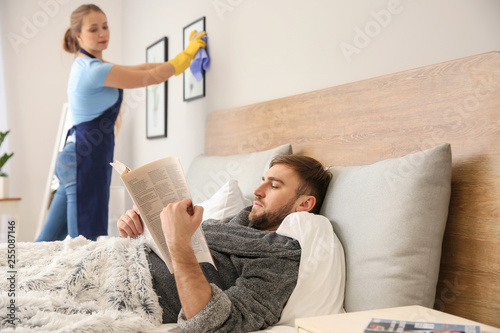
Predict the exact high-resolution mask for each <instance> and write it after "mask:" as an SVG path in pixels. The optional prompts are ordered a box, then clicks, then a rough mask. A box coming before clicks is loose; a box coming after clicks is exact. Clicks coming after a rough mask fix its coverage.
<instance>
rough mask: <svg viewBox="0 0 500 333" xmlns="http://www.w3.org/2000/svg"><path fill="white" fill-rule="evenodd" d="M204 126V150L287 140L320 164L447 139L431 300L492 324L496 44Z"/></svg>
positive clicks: (233, 150) (498, 230)
mask: <svg viewBox="0 0 500 333" xmlns="http://www.w3.org/2000/svg"><path fill="white" fill-rule="evenodd" d="M206 128H207V130H206V147H205V153H206V154H207V155H230V154H240V153H249V152H253V151H259V150H265V149H270V148H273V147H275V146H278V145H280V144H284V143H291V144H292V148H293V151H294V152H295V153H299V154H306V155H310V156H313V157H315V158H317V159H319V160H320V161H321V162H323V163H324V164H325V165H328V166H330V165H337V166H351V165H364V164H371V163H374V162H377V161H380V160H383V159H386V158H390V157H399V156H404V155H406V154H409V153H413V152H417V151H421V150H424V149H427V148H431V147H434V146H437V145H439V144H441V143H444V142H448V143H450V144H451V148H452V154H453V176H452V195H451V201H450V210H449V217H448V221H447V226H446V231H445V235H444V240H443V252H442V258H441V268H440V275H439V282H438V286H437V290H436V302H435V308H436V309H438V310H441V311H444V312H447V313H451V314H455V315H458V316H462V317H465V318H469V319H472V320H476V321H479V322H482V323H485V324H489V325H492V326H496V327H500V52H489V53H485V54H480V55H476V56H471V57H467V58H463V59H458V60H453V61H448V62H445V63H440V64H436V65H431V66H426V67H422V68H417V69H413V70H408V71H404V72H400V73H395V74H390V75H385V76H382V77H377V78H373V79H368V80H364V81H360V82H355V83H350V84H345V85H342V86H337V87H332V88H327V89H323V90H318V91H313V92H309V93H305V94H300V95H295V96H290V97H286V98H281V99H277V100H273V101H269V102H264V103H258V104H255V105H250V106H244V107H238V108H235V109H230V110H224V111H219V112H213V113H210V114H209V115H208V118H207V127H206Z"/></svg>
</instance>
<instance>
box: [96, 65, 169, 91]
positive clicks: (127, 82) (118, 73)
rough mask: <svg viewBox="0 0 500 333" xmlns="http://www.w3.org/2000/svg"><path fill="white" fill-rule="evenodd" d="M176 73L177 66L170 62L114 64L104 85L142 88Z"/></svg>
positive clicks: (160, 81) (162, 80)
mask: <svg viewBox="0 0 500 333" xmlns="http://www.w3.org/2000/svg"><path fill="white" fill-rule="evenodd" d="M174 74H175V68H174V66H173V65H172V64H171V63H169V62H164V63H156V64H142V65H137V66H122V65H114V66H113V67H111V69H110V70H109V73H108V75H107V76H106V79H105V80H104V85H105V86H107V87H113V88H121V89H130V88H140V87H146V86H149V85H152V84H159V83H162V82H165V81H166V80H168V79H169V78H170V77H171V76H172V75H174Z"/></svg>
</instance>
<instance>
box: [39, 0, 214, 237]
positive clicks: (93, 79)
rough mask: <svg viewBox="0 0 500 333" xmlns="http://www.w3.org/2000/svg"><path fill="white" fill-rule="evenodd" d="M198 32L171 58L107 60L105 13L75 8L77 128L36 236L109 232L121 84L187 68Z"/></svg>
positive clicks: (70, 48)
mask: <svg viewBox="0 0 500 333" xmlns="http://www.w3.org/2000/svg"><path fill="white" fill-rule="evenodd" d="M196 34H197V32H196V31H193V32H192V33H191V38H190V43H189V44H188V46H187V47H186V49H185V50H184V51H182V52H181V53H179V54H178V55H177V56H176V57H175V58H173V59H172V60H169V61H167V62H164V63H145V64H140V65H136V66H122V65H116V64H112V63H109V62H107V61H105V60H104V59H103V51H104V50H106V49H107V47H108V44H109V39H110V31H109V27H108V22H107V18H106V15H105V14H104V12H103V11H102V10H101V9H100V8H99V7H97V6H96V5H92V4H89V5H82V6H80V7H78V8H77V9H76V10H74V11H73V13H72V14H71V25H70V28H68V30H67V31H66V34H65V36H64V40H63V48H64V50H65V51H67V52H69V53H73V54H75V55H76V58H75V60H74V62H73V65H72V67H71V72H70V76H69V81H68V103H69V108H70V110H71V117H72V120H73V127H72V128H71V129H70V130H69V131H68V134H67V137H66V143H65V146H64V149H63V151H62V152H61V153H60V154H59V156H58V158H57V162H56V168H55V174H56V176H57V177H58V179H59V183H60V185H59V188H58V189H57V191H56V194H55V196H54V199H53V201H52V203H51V205H50V209H49V213H48V215H47V219H46V221H45V224H44V226H43V228H42V231H41V233H40V235H39V236H38V238H37V240H36V241H38V242H41V241H55V240H62V239H64V238H66V236H67V235H69V236H71V237H77V236H78V235H83V236H85V237H86V238H88V239H92V240H95V239H97V237H98V236H101V235H107V229H108V202H109V186H110V182H111V166H110V165H109V163H110V162H112V161H113V150H114V145H115V123H116V120H117V117H118V114H119V112H120V106H121V103H122V99H123V90H122V89H127V88H139V87H146V86H148V85H153V84H159V83H161V82H164V81H166V80H168V79H169V78H170V77H171V76H173V75H174V74H175V75H176V76H177V75H180V74H181V73H183V72H184V71H185V70H186V69H187V68H188V67H189V65H190V63H191V60H192V59H193V57H194V56H195V54H196V53H197V52H198V50H199V48H205V47H206V43H205V41H203V40H202V37H203V36H204V35H205V32H202V33H199V34H197V35H196ZM194 35H196V37H194V38H192V37H193V36H194Z"/></svg>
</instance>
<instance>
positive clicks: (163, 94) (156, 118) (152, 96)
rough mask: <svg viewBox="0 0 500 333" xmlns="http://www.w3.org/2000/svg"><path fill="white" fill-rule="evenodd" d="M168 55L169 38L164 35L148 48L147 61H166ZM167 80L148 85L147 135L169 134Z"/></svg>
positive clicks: (161, 136)
mask: <svg viewBox="0 0 500 333" xmlns="http://www.w3.org/2000/svg"><path fill="white" fill-rule="evenodd" d="M167 57H168V39H167V37H163V38H161V39H160V40H158V41H156V42H155V43H153V44H151V45H150V46H148V47H147V48H146V62H148V63H155V62H165V61H167ZM167 100H168V85H167V81H165V82H163V83H160V84H155V85H151V86H147V87H146V137H147V138H148V139H152V138H165V137H166V136H167V115H168V112H167Z"/></svg>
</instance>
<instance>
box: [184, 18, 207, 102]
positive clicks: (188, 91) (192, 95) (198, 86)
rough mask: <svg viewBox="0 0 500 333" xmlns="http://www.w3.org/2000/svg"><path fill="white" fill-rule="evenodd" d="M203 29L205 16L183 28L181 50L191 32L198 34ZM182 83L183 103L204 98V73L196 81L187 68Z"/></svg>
mask: <svg viewBox="0 0 500 333" xmlns="http://www.w3.org/2000/svg"><path fill="white" fill-rule="evenodd" d="M205 29H206V21H205V16H203V17H201V18H199V19H197V20H196V21H194V22H192V23H190V24H188V25H187V26H185V27H184V29H183V42H184V43H183V49H185V48H186V47H187V45H188V44H189V35H190V34H191V31H193V30H197V31H198V32H202V31H206V30H205ZM183 83H184V89H183V91H184V101H185V102H187V101H192V100H195V99H198V98H202V97H205V72H203V77H202V79H201V80H200V81H197V80H196V78H195V77H194V75H193V73H192V72H191V70H190V69H189V68H188V69H186V70H185V71H184V73H183Z"/></svg>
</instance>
